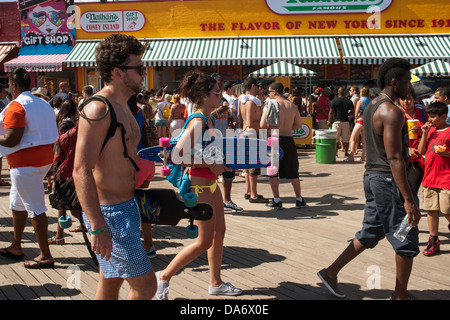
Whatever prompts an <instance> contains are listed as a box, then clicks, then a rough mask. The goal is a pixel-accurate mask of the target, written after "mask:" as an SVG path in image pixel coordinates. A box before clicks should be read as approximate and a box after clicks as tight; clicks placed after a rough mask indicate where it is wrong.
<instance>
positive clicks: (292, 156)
mask: <svg viewBox="0 0 450 320" xmlns="http://www.w3.org/2000/svg"><path fill="white" fill-rule="evenodd" d="M269 99H271V100H275V101H276V103H277V104H278V109H279V112H278V126H271V125H269V123H268V122H267V113H268V108H267V107H264V110H263V114H262V117H261V122H260V126H261V129H268V130H269V133H270V131H271V130H272V129H278V130H279V137H278V138H279V146H280V148H281V149H282V150H283V153H284V156H283V158H281V159H280V164H279V168H278V176H275V177H270V187H271V188H272V193H273V199H271V200H270V201H269V203H267V204H266V207H268V208H274V209H282V208H283V204H282V202H281V200H280V192H279V178H286V179H290V180H291V183H292V187H293V188H294V192H295V197H296V201H295V205H296V208H301V207H303V206H306V202H305V199H303V198H302V196H301V189H300V179H299V174H298V166H299V165H298V156H297V148H296V145H295V142H294V139H293V137H292V131H293V130H295V129H298V128H300V127H301V125H302V121H301V118H300V113H299V111H298V108H297V106H296V105H295V104H294V103H292V102H291V101H289V100H286V99H285V98H284V97H283V84H282V83H280V82H274V83H272V84H271V85H270V86H269Z"/></svg>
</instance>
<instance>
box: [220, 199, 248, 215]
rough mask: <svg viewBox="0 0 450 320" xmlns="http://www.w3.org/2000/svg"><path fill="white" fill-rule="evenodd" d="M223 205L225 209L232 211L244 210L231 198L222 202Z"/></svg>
mask: <svg viewBox="0 0 450 320" xmlns="http://www.w3.org/2000/svg"><path fill="white" fill-rule="evenodd" d="M223 207H224V209H225V210H232V211H233V212H242V211H244V209H242V208H241V207H239V206H238V205H237V204H236V203H234V202H233V201H231V200H230V201H228V202H224V203H223Z"/></svg>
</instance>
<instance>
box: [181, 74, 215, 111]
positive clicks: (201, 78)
mask: <svg viewBox="0 0 450 320" xmlns="http://www.w3.org/2000/svg"><path fill="white" fill-rule="evenodd" d="M216 83H217V80H216V79H214V78H213V77H211V76H207V75H205V74H204V73H203V72H200V71H195V70H191V71H189V72H187V73H186V75H185V76H184V78H183V80H182V81H181V83H180V91H181V95H182V96H183V97H186V98H188V99H189V100H190V101H192V102H193V103H195V104H196V105H199V104H200V103H201V102H202V95H203V94H204V93H205V92H210V91H211V90H212V89H213V88H214V86H215V85H216Z"/></svg>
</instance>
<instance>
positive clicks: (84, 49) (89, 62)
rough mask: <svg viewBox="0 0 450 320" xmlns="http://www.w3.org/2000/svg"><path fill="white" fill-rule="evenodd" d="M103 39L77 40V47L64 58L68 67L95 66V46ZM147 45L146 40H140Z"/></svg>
mask: <svg viewBox="0 0 450 320" xmlns="http://www.w3.org/2000/svg"><path fill="white" fill-rule="evenodd" d="M100 41H102V40H91V41H77V43H76V45H75V47H74V48H73V49H72V51H70V53H69V55H68V56H67V58H66V59H65V60H64V64H65V66H66V67H95V66H96V65H97V63H96V62H95V47H96V46H97V44H98V43H99V42H100ZM140 41H141V43H142V44H143V45H144V46H145V44H146V41H145V40H140Z"/></svg>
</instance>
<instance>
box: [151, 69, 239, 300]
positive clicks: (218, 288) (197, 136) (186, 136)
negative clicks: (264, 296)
mask: <svg viewBox="0 0 450 320" xmlns="http://www.w3.org/2000/svg"><path fill="white" fill-rule="evenodd" d="M180 89H181V92H182V96H183V97H187V98H189V100H190V101H192V102H193V103H194V104H195V106H196V107H195V109H194V112H199V113H201V114H203V115H204V116H205V117H206V118H207V122H208V129H213V128H214V124H213V121H212V119H211V117H210V115H211V112H212V111H213V110H214V109H215V108H216V107H217V106H219V105H220V104H221V101H220V96H221V90H220V87H219V85H218V83H217V81H216V80H215V79H214V78H213V77H211V76H206V75H204V74H203V73H201V72H198V71H190V72H188V73H187V74H186V76H185V78H184V79H183V81H182V82H181V85H180ZM200 125H201V126H202V127H201V130H199V128H197V129H196V130H194V128H195V127H196V126H200ZM205 127H206V123H205V121H204V120H203V118H201V117H198V118H193V119H192V120H191V121H189V123H188V125H187V126H186V129H185V131H184V133H183V134H182V136H181V137H180V139H179V140H178V143H177V145H176V146H175V148H174V150H173V153H177V152H178V154H179V155H180V156H181V158H183V161H182V163H181V165H183V166H188V167H191V169H190V170H189V175H190V180H191V189H190V192H195V193H196V194H197V196H198V198H197V201H198V202H203V203H208V204H210V205H211V206H212V207H213V212H214V213H213V217H212V218H211V219H209V220H207V221H196V224H197V226H198V229H199V232H198V237H197V238H196V239H195V241H194V242H192V243H191V244H189V245H187V246H186V247H184V248H183V249H182V250H181V251H180V252H179V253H178V254H177V255H176V257H175V258H174V259H173V260H172V261H171V262H170V263H169V265H168V266H167V267H166V268H165V269H164V270H162V271H160V272H157V273H156V277H157V280H158V291H157V293H156V295H157V298H158V299H167V298H168V291H169V281H170V279H171V278H172V276H173V275H175V274H176V273H177V272H178V271H179V270H180V269H181V268H183V267H184V266H186V265H187V264H189V263H190V262H192V261H193V260H194V259H196V258H197V257H199V256H200V255H201V254H203V252H205V251H206V250H207V251H208V264H209V270H210V286H209V289H208V290H209V292H214V294H226V295H237V294H240V293H241V292H242V290H241V289H237V288H235V287H234V286H232V285H231V284H229V283H224V282H223V281H222V278H221V272H220V271H221V264H222V252H223V240H224V237H225V229H226V228H225V216H224V207H223V198H222V193H221V191H220V188H218V187H217V176H218V175H220V174H221V173H222V172H224V171H225V170H229V169H228V168H226V167H225V166H223V165H222V164H215V163H213V164H208V163H206V162H205V161H203V159H201V161H199V159H196V161H195V163H194V159H193V157H183V150H184V151H186V150H189V151H190V150H191V149H192V147H193V146H194V142H195V141H199V140H200V141H202V133H203V131H204V129H205ZM187 159H189V161H188V160H187ZM199 162H200V163H199Z"/></svg>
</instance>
